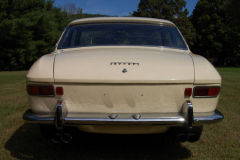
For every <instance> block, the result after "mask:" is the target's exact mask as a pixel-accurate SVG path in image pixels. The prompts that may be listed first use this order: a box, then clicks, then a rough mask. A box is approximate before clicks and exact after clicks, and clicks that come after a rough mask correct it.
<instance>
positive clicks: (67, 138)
mask: <svg viewBox="0 0 240 160" xmlns="http://www.w3.org/2000/svg"><path fill="white" fill-rule="evenodd" d="M62 141H63V142H64V143H70V142H71V141H72V135H70V134H68V133H64V134H63V136H62Z"/></svg>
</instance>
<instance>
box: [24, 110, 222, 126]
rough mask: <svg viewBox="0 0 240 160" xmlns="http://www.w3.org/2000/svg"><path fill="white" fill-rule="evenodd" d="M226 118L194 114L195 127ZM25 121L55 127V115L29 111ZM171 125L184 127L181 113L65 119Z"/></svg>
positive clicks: (70, 116)
mask: <svg viewBox="0 0 240 160" xmlns="http://www.w3.org/2000/svg"><path fill="white" fill-rule="evenodd" d="M223 118H224V116H223V115H222V113H221V112H219V111H218V110H215V111H214V112H207V113H194V121H193V126H195V125H203V124H212V123H217V122H220V121H221V120H223ZM23 119H24V120H25V121H27V122H29V123H48V124H53V125H54V114H48V115H42V114H35V113H33V112H32V111H31V109H29V110H27V111H26V112H25V113H24V115H23ZM111 124H121V125H131V124H133V125H171V126H184V125H185V119H184V118H183V116H182V115H181V114H179V113H169V114H150V113H149V114H147V113H145V114H141V119H139V120H135V119H133V118H132V114H118V117H117V118H116V119H110V118H109V117H108V114H97V113H96V114H94V113H89V114H85V113H83V114H69V113H68V114H67V115H66V117H65V118H64V125H66V126H68V125H111Z"/></svg>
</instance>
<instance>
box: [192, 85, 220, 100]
mask: <svg viewBox="0 0 240 160" xmlns="http://www.w3.org/2000/svg"><path fill="white" fill-rule="evenodd" d="M219 93H220V86H212V87H211V86H209V87H195V88H194V90H193V97H196V98H198V97H199V98H201V97H203V98H204V97H217V96H218V94H219Z"/></svg>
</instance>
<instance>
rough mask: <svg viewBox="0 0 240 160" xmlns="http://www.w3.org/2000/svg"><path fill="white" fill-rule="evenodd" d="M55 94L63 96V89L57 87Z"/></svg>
mask: <svg viewBox="0 0 240 160" xmlns="http://www.w3.org/2000/svg"><path fill="white" fill-rule="evenodd" d="M56 93H57V95H63V88H62V87H57V88H56Z"/></svg>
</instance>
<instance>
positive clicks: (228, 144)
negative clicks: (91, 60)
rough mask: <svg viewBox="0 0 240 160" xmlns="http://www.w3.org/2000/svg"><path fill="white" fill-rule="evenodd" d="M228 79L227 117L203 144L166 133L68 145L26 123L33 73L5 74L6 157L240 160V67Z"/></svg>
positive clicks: (0, 86)
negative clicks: (27, 81) (29, 77)
mask: <svg viewBox="0 0 240 160" xmlns="http://www.w3.org/2000/svg"><path fill="white" fill-rule="evenodd" d="M218 71H219V73H220V74H221V76H222V78H223V85H222V91H221V96H220V101H219V105H218V109H219V110H220V111H221V112H222V113H223V114H224V116H225V119H224V121H222V122H221V123H218V124H215V125H206V126H204V131H203V135H202V137H201V139H200V141H198V142H197V143H189V142H187V143H178V142H176V141H174V140H172V139H171V138H170V137H168V136H163V135H111V136H106V135H91V134H85V135H79V137H76V138H75V139H74V141H73V142H72V143H70V144H68V145H65V144H58V145H57V144H53V143H52V142H51V141H50V140H45V139H43V138H42V137H41V134H40V130H39V127H38V126H37V125H34V124H25V123H24V121H23V120H22V114H23V113H24V112H25V110H26V109H28V108H29V107H30V106H29V103H28V99H27V94H26V91H25V75H26V73H27V72H25V71H22V72H0V109H1V111H0V117H1V118H0V159H104V160H106V159H238V160H240V85H239V83H240V68H218Z"/></svg>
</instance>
